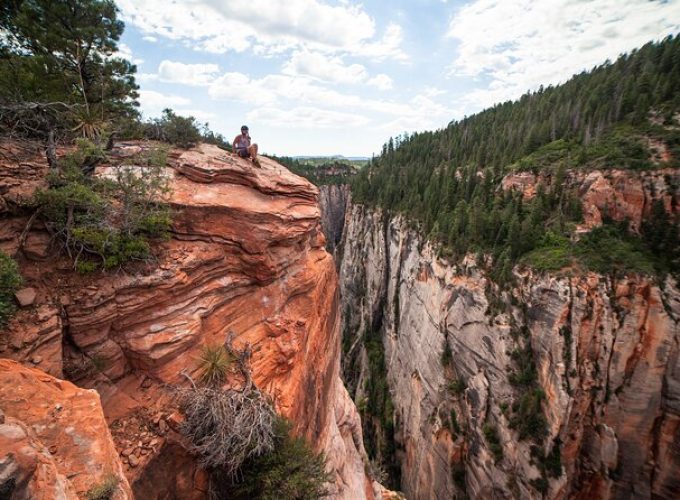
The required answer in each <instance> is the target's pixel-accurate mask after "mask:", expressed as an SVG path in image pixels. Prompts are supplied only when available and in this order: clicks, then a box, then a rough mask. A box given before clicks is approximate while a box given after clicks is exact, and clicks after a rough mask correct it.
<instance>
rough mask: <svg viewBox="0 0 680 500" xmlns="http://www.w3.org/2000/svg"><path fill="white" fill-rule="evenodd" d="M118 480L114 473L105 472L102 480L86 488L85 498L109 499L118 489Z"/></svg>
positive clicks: (91, 499)
mask: <svg viewBox="0 0 680 500" xmlns="http://www.w3.org/2000/svg"><path fill="white" fill-rule="evenodd" d="M119 482H120V480H119V479H118V477H117V476H116V475H114V474H107V475H106V476H105V477H104V479H102V481H101V482H100V483H98V484H96V485H94V486H93V487H92V488H90V489H89V490H87V493H85V498H87V499H88V500H110V499H111V498H113V494H114V493H115V492H116V490H117V489H118V483H119Z"/></svg>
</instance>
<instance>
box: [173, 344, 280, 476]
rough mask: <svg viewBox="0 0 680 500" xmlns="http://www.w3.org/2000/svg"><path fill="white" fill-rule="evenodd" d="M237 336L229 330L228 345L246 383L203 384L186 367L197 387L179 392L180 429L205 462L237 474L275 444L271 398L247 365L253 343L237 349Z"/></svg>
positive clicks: (208, 466) (193, 385) (227, 472)
mask: <svg viewBox="0 0 680 500" xmlns="http://www.w3.org/2000/svg"><path fill="white" fill-rule="evenodd" d="M233 339H234V335H233V333H230V334H229V337H228V338H227V341H226V342H225V349H227V352H229V353H230V354H231V355H232V356H233V357H234V359H235V360H236V361H237V364H238V367H239V370H240V371H241V374H242V375H243V378H244V380H243V385H242V387H240V388H229V389H226V390H222V389H216V388H211V387H198V386H196V384H195V383H194V381H193V379H191V377H189V376H188V375H187V374H186V373H185V372H183V375H184V376H185V377H187V378H188V379H189V380H190V382H191V385H192V387H191V388H187V389H182V390H181V391H180V397H181V409H182V411H183V413H184V416H185V422H184V424H183V425H182V428H181V431H182V434H184V436H186V437H187V438H188V439H189V441H190V442H191V443H192V448H193V451H194V452H195V453H196V454H197V455H198V456H199V460H200V464H201V466H202V467H204V468H206V469H216V468H219V469H220V470H221V471H224V473H225V474H227V475H229V476H230V477H231V478H236V477H237V475H238V472H239V469H240V468H241V465H242V464H243V463H244V462H245V461H246V460H247V459H248V458H251V457H256V456H259V455H262V454H264V453H269V452H271V451H272V450H273V449H274V444H275V442H274V439H275V436H274V422H275V419H276V412H275V411H274V407H273V405H272V402H271V400H270V398H268V397H267V396H266V395H265V394H263V393H262V392H261V391H260V390H259V389H258V388H257V386H256V385H255V384H254V382H253V380H252V375H251V371H250V366H249V364H248V362H249V360H250V357H251V355H252V350H251V348H250V346H249V345H247V344H246V346H245V347H244V348H243V349H242V350H238V349H235V348H234V347H233Z"/></svg>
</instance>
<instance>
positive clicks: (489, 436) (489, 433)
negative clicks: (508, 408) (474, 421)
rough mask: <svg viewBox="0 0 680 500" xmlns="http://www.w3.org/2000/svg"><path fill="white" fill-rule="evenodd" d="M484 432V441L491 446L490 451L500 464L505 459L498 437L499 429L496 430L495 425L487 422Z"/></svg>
mask: <svg viewBox="0 0 680 500" xmlns="http://www.w3.org/2000/svg"><path fill="white" fill-rule="evenodd" d="M482 432H483V433H484V439H486V442H487V443H488V445H489V450H490V451H491V453H492V454H493V456H494V459H495V460H496V462H498V461H499V460H501V459H502V458H503V446H502V445H501V440H500V438H499V437H498V429H496V426H495V425H493V424H491V423H489V422H487V423H486V424H484V427H483V428H482Z"/></svg>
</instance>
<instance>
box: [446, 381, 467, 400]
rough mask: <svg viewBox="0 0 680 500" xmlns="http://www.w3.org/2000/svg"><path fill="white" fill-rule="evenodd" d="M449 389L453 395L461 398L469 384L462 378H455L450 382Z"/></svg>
mask: <svg viewBox="0 0 680 500" xmlns="http://www.w3.org/2000/svg"><path fill="white" fill-rule="evenodd" d="M447 388H448V390H449V392H450V393H451V394H455V395H456V396H460V395H461V394H463V393H464V392H465V389H467V384H466V383H465V380H463V379H462V378H453V379H451V380H449V383H448V386H447Z"/></svg>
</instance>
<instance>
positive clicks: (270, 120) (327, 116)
mask: <svg viewBox="0 0 680 500" xmlns="http://www.w3.org/2000/svg"><path fill="white" fill-rule="evenodd" d="M247 118H248V120H249V121H251V122H257V123H262V124H267V125H273V126H280V127H291V126H294V127H296V128H310V129H316V128H335V127H362V126H364V125H367V124H368V123H369V122H370V120H369V119H368V118H367V117H365V116H362V115H359V114H357V113H345V112H342V111H333V110H328V109H321V108H315V107H307V106H300V107H294V108H290V109H281V108H257V109H254V110H253V111H250V112H249V113H248V114H247Z"/></svg>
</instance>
